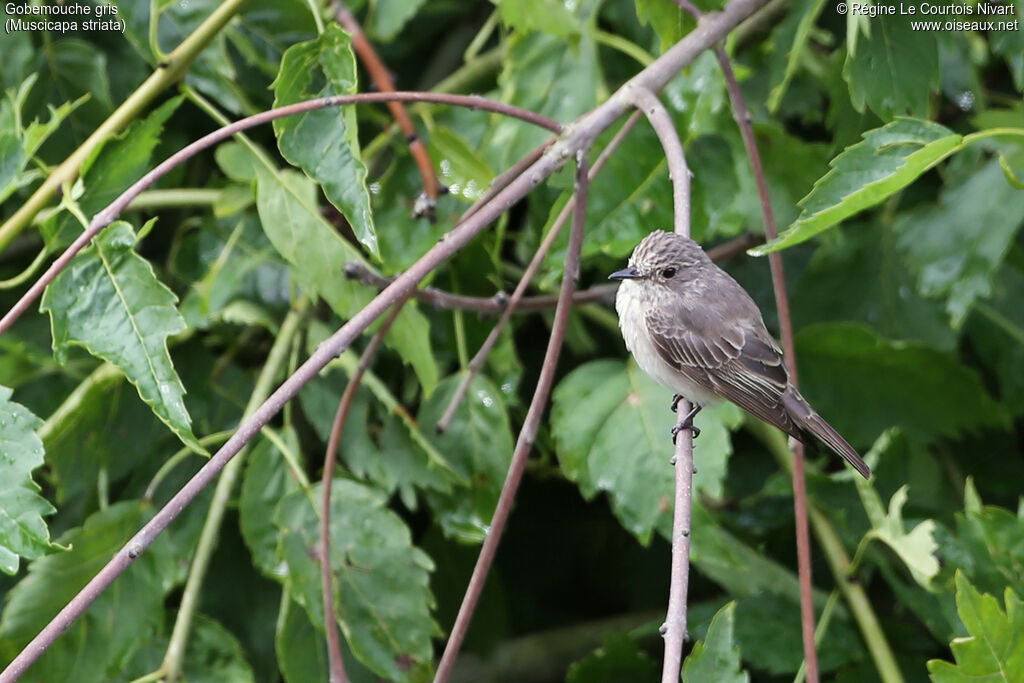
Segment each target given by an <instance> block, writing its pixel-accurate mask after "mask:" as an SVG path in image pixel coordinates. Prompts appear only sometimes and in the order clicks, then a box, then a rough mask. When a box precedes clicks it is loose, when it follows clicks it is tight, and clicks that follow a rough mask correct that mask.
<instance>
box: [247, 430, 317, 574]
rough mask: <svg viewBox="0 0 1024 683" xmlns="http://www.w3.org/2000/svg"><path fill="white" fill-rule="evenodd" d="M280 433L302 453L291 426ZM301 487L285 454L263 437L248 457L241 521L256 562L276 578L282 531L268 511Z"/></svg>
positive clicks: (278, 568)
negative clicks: (289, 466) (278, 548)
mask: <svg viewBox="0 0 1024 683" xmlns="http://www.w3.org/2000/svg"><path fill="white" fill-rule="evenodd" d="M281 436H282V438H283V440H284V442H285V444H287V445H288V446H289V447H290V448H292V449H293V451H294V452H296V453H301V452H302V450H301V449H300V448H299V442H298V437H297V436H296V435H295V432H294V431H293V430H291V429H288V430H286V431H284V432H283V433H282V434H281ZM299 490H300V485H299V483H298V482H297V481H296V480H295V475H294V474H293V473H292V472H291V470H290V469H289V468H288V463H287V462H286V461H285V459H284V456H283V454H282V453H281V452H280V451H278V450H277V448H276V447H275V446H274V445H273V444H272V443H271V442H270V440H269V439H260V440H259V442H258V443H257V444H256V445H255V446H254V447H253V449H252V450H251V451H250V452H249V455H248V456H247V458H246V466H245V478H244V479H243V481H242V492H241V496H240V497H239V501H238V521H239V526H240V527H241V531H242V537H243V538H244V539H245V544H246V545H247V546H248V547H249V552H250V553H251V554H252V559H253V561H254V563H255V564H256V566H257V567H258V568H259V569H260V571H262V572H263V573H264V574H266V575H267V576H269V577H271V578H274V579H279V578H280V573H279V572H280V567H279V566H278V565H279V562H278V558H277V545H278V541H279V539H280V536H281V531H280V529H279V528H278V527H277V526H276V525H275V524H274V519H273V517H272V516H271V515H268V514H267V510H272V509H273V508H274V506H275V505H277V503H278V502H279V501H280V500H281V499H282V498H284V497H285V496H286V495H289V494H291V493H294V492H296V491H299Z"/></svg>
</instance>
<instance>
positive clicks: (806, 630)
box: [676, 0, 819, 683]
mask: <svg viewBox="0 0 1024 683" xmlns="http://www.w3.org/2000/svg"><path fill="white" fill-rule="evenodd" d="M676 3H677V4H678V5H679V6H680V7H682V8H683V9H684V10H686V11H687V12H689V13H690V14H692V15H693V16H694V17H696V18H697V19H698V20H699V19H700V17H701V16H702V12H701V11H700V9H698V8H697V6H696V5H694V4H693V3H692V2H691V0H676ZM714 51H715V57H717V58H718V64H719V66H720V67H721V69H722V75H723V76H724V77H725V83H726V86H727V88H728V90H729V100H730V102H731V104H732V114H733V118H735V119H736V124H737V125H738V126H739V129H740V135H741V136H742V138H743V146H744V148H745V149H746V151H747V156H748V157H749V158H750V167H751V170H752V171H753V174H754V180H755V181H756V183H757V194H758V197H759V198H760V200H761V215H762V216H763V218H764V232H765V235H766V236H767V237H768V239H769V240H773V239H775V237H776V236H777V235H778V230H777V229H776V227H775V214H774V213H773V211H772V204H771V198H770V197H769V196H768V183H767V181H766V180H765V175H764V166H763V165H762V164H761V153H760V151H759V150H758V148H757V139H756V138H755V137H754V127H753V126H752V125H751V116H750V109H749V108H748V107H747V103H746V100H744V99H743V92H742V91H741V90H740V84H739V82H738V81H737V80H736V74H735V72H733V69H732V63H731V62H730V61H729V55H727V54H726V52H725V49H724V48H722V46H721V45H718V46H716V47H715V50H714ZM768 265H769V268H770V269H771V275H772V291H773V292H774V294H775V308H776V310H777V311H778V314H779V328H780V332H781V336H782V348H783V350H784V353H785V358H786V367H787V369H788V370H789V381H790V382H791V383H792V384H793V386H794V387H795V386H797V385H798V381H797V367H796V348H795V346H794V344H793V324H792V321H791V318H790V313H789V296H788V295H787V293H786V273H785V270H784V268H783V264H782V254H780V253H779V252H772V253H771V254H769V255H768ZM791 446H792V450H793V472H792V474H793V509H794V519H795V523H796V555H797V574H798V576H799V579H800V625H801V635H802V636H803V648H804V662H805V664H806V666H807V681H808V683H818V681H819V676H818V649H817V646H816V645H815V642H814V596H813V593H814V585H813V580H812V577H811V538H810V531H809V527H808V522H807V482H806V478H805V476H804V445H803V444H802V443H800V442H799V441H797V440H796V439H793V440H792V442H791Z"/></svg>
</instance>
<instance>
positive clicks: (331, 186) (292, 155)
mask: <svg viewBox="0 0 1024 683" xmlns="http://www.w3.org/2000/svg"><path fill="white" fill-rule="evenodd" d="M272 87H273V88H274V106H275V107H281V106H284V105H288V104H293V103H295V102H301V101H303V100H308V99H311V98H313V97H324V96H329V95H351V94H353V93H355V92H356V90H357V87H356V62H355V57H354V56H353V55H352V49H351V40H350V38H349V36H348V34H346V33H345V32H344V31H343V30H342V29H341V27H339V26H338V25H337V24H331V25H329V26H328V27H327V29H326V30H325V31H324V32H323V33H322V34H320V36H319V37H318V38H317V39H316V40H311V41H309V42H305V43H299V44H298V45H293V46H292V47H290V48H288V50H287V51H286V52H285V53H284V57H283V58H282V60H281V69H280V72H279V73H278V76H277V79H276V80H275V81H274V83H273V86H272ZM274 132H275V133H276V134H277V143H278V147H279V148H280V150H281V154H282V155H283V156H284V158H285V159H287V160H288V161H289V162H291V163H293V164H295V165H296V166H298V167H300V168H302V170H304V171H305V172H306V173H307V174H308V175H309V177H310V178H312V179H313V180H315V181H316V182H318V183H319V184H320V186H321V187H323V189H324V194H326V195H327V198H328V199H329V200H330V201H331V203H332V204H334V205H335V206H336V207H337V208H338V210H339V211H341V213H342V214H343V215H344V216H345V218H346V219H347V220H348V222H349V225H351V226H352V230H353V232H355V235H356V237H357V238H358V239H359V241H360V242H362V243H363V245H364V246H366V248H367V249H368V250H369V252H370V253H371V254H373V255H374V256H378V257H379V256H380V250H379V248H378V246H377V232H376V229H375V228H374V225H373V213H372V211H371V210H370V193H369V191H368V190H367V189H366V166H365V165H364V164H363V161H362V157H361V153H360V150H359V132H358V129H357V126H356V112H355V108H354V107H327V108H324V109H317V110H315V111H310V112H306V113H304V114H298V115H295V116H286V117H284V118H280V119H276V120H275V121H274Z"/></svg>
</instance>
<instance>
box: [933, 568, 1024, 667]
mask: <svg viewBox="0 0 1024 683" xmlns="http://www.w3.org/2000/svg"><path fill="white" fill-rule="evenodd" d="M1004 602H1005V604H1006V611H1005V612H1004V611H1003V610H1002V609H1000V608H999V603H998V601H996V599H995V598H994V597H992V596H991V595H988V594H985V593H979V592H978V591H977V590H976V589H975V588H974V586H972V585H971V582H970V581H968V580H967V577H966V576H964V574H963V573H962V572H957V574H956V607H957V612H958V613H959V614H960V619H961V620H962V621H963V623H964V626H965V627H966V628H967V633H968V634H969V635H968V637H966V638H956V639H954V640H953V642H952V643H950V645H949V646H950V649H952V650H953V657H954V658H955V659H956V664H951V663H950V662H944V661H941V660H937V659H933V660H931V661H929V662H928V672H929V673H930V674H931V679H932V681H933V682H934V683H977V682H978V681H984V682H986V683H997V682H1002V683H1017V682H1018V681H1020V680H1021V679H1020V676H1021V672H1024V638H1022V637H1021V634H1022V633H1024V605H1022V604H1021V601H1020V598H1019V597H1018V596H1017V594H1016V593H1015V592H1014V591H1013V590H1012V589H1011V588H1007V589H1006V593H1005V594H1004Z"/></svg>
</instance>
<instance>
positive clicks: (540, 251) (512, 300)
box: [437, 112, 640, 432]
mask: <svg viewBox="0 0 1024 683" xmlns="http://www.w3.org/2000/svg"><path fill="white" fill-rule="evenodd" d="M639 120H640V112H634V113H633V115H632V116H630V117H629V118H628V119H627V120H626V122H625V123H624V124H622V128H620V129H619V131H618V132H617V133H616V134H615V137H613V138H612V139H611V141H610V142H609V143H608V146H607V147H605V148H604V149H603V150H602V151H601V154H600V156H598V158H597V161H595V162H594V165H593V166H592V167H591V169H590V172H589V174H588V182H592V181H593V180H594V177H595V176H596V175H597V174H598V173H600V172H601V169H602V168H603V167H604V165H605V163H607V161H608V159H609V157H611V155H612V154H614V153H615V150H616V149H618V147H619V145H620V144H621V143H622V141H623V140H624V139H625V138H626V136H627V135H629V131H631V130H632V129H633V126H634V125H636V122H637V121H639ZM575 205H576V195H575V194H574V195H573V196H572V197H570V198H569V201H567V202H566V203H565V206H563V207H562V210H561V211H560V212H559V214H558V216H557V217H556V218H555V222H554V223H552V225H551V229H550V230H548V234H547V235H545V237H544V240H543V241H542V242H541V244H540V246H539V247H537V251H536V253H534V255H533V259H531V260H530V263H529V265H527V266H526V271H525V272H524V273H523V276H522V277H521V278H519V283H518V284H517V285H516V288H515V290H514V291H513V292H512V296H510V297H508V300H507V302H506V303H505V310H504V311H502V314H501V318H499V319H498V322H497V323H495V325H494V327H493V328H492V329H491V332H490V334H488V335H487V339H485V340H484V343H483V344H482V345H481V346H480V350H479V351H477V352H476V355H475V356H473V359H472V360H471V361H470V362H469V364H468V365H466V371H465V372H464V373H463V376H462V381H461V382H460V383H459V388H458V389H456V390H455V394H454V395H452V398H451V400H450V401H449V402H448V407H447V408H446V409H445V411H444V415H442V416H441V419H440V420H438V421H437V431H438V432H445V431H447V430H448V426H449V425H450V424H451V421H452V418H454V417H455V411H456V410H457V409H458V407H459V404H460V403H462V399H464V398H465V397H466V392H467V391H469V385H470V383H471V382H472V381H473V378H474V377H476V375H477V373H478V372H480V370H481V369H482V368H483V366H484V362H485V361H486V360H487V354H489V353H490V352H491V349H493V348H494V345H495V344H497V343H498V337H500V336H501V331H502V330H504V329H505V325H506V324H508V320H509V318H511V317H512V314H513V313H514V312H515V311H516V309H517V308H518V306H519V303H520V302H521V301H522V300H523V295H524V294H525V293H526V288H527V287H529V286H530V282H531V281H532V280H533V276H534V275H535V274H536V273H537V270H538V269H539V268H540V264H541V263H542V262H543V261H544V257H545V256H547V255H548V251H550V249H551V245H553V244H554V243H555V239H556V238H557V237H558V234H559V233H560V232H561V231H562V226H563V225H565V222H566V220H568V218H569V215H570V214H571V213H572V209H573V207H574V206H575ZM606 288H607V290H610V291H608V293H609V294H611V295H612V296H613V297H614V290H615V285H611V286H610V287H609V286H607V285H606ZM581 293H582V292H574V295H575V294H581ZM555 298H556V300H557V297H555ZM573 303H574V304H575V303H576V297H575V296H574V297H573Z"/></svg>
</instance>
